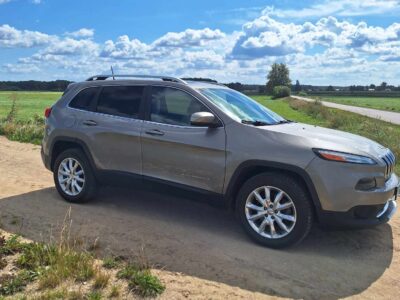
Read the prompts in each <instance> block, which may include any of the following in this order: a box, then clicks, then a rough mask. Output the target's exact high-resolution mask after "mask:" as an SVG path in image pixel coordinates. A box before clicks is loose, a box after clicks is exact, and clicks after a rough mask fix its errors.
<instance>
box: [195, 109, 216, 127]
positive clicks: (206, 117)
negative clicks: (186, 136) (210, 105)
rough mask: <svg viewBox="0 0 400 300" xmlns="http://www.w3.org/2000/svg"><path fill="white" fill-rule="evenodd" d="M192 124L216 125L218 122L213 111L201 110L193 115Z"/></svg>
mask: <svg viewBox="0 0 400 300" xmlns="http://www.w3.org/2000/svg"><path fill="white" fill-rule="evenodd" d="M190 124H191V125H193V126H202V127H216V126H217V125H218V122H217V120H216V118H215V116H214V115H213V114H212V113H209V112H206V111H200V112H196V113H194V114H192V115H191V117H190Z"/></svg>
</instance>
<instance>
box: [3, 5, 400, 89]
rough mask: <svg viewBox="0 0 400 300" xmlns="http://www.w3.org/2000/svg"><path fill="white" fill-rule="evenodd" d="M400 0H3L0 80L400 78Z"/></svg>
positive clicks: (305, 81)
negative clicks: (285, 74)
mask: <svg viewBox="0 0 400 300" xmlns="http://www.w3.org/2000/svg"><path fill="white" fill-rule="evenodd" d="M399 15H400V1H398V0H387V1H383V0H368V1H361V0H354V1H351V0H338V1H328V0H326V1H302V2H301V3H297V2H294V1H259V0H254V1H252V2H251V4H249V3H246V4H243V3H241V1H238V0H233V1H230V2H229V3H214V2H212V1H209V0H204V1H201V2H198V3H185V2H184V1H180V0H171V1H168V3H165V2H162V1H152V2H149V3H135V2H132V1H127V0H121V1H119V2H118V3H115V2H102V3H101V4H98V2H95V1H93V0H90V1H85V2H83V3H82V1H81V2H78V1H75V0H73V1H64V0H62V1H50V0H48V1H44V0H42V1H41V0H0V19H1V20H2V21H1V22H0V80H1V81H22V80H39V81H51V80H56V79H57V78H63V79H62V80H71V81H82V80H84V79H86V78H87V77H89V76H92V75H94V74H104V73H110V72H109V70H110V66H113V67H114V70H115V73H116V74H123V73H125V74H127V73H131V74H132V73H133V74H157V75H159V74H161V75H171V76H176V77H207V78H212V79H216V80H218V81H219V82H226V83H228V82H241V83H244V84H265V81H266V75H267V73H268V71H269V69H270V66H271V65H272V64H273V63H274V62H283V63H286V64H287V65H288V67H289V69H290V78H291V80H292V82H295V81H296V80H299V81H300V83H301V84H302V85H314V86H328V85H332V86H350V85H364V86H365V85H369V84H375V85H379V84H380V83H381V82H383V81H385V82H387V83H388V84H389V85H394V86H398V85H400V23H398V22H399Z"/></svg>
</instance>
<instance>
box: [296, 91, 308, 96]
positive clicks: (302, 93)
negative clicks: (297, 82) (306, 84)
mask: <svg viewBox="0 0 400 300" xmlns="http://www.w3.org/2000/svg"><path fill="white" fill-rule="evenodd" d="M298 95H299V96H301V97H305V96H308V94H307V93H306V92H305V91H300V92H299V93H298Z"/></svg>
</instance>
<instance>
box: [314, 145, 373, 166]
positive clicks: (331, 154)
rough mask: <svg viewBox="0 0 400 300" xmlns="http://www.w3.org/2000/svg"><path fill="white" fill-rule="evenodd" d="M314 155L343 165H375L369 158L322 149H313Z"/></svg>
mask: <svg viewBox="0 0 400 300" xmlns="http://www.w3.org/2000/svg"><path fill="white" fill-rule="evenodd" d="M313 151H314V153H315V154H317V155H318V156H319V157H320V158H322V159H325V160H331V161H339V162H345V163H353V164H365V165H375V164H376V162H375V161H374V160H373V159H372V158H369V157H366V156H362V155H357V154H350V153H344V152H339V151H331V150H324V149H313Z"/></svg>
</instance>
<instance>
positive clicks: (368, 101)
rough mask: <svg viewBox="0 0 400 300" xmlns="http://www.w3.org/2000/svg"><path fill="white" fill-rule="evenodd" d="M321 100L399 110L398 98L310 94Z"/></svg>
mask: <svg viewBox="0 0 400 300" xmlns="http://www.w3.org/2000/svg"><path fill="white" fill-rule="evenodd" d="M310 98H313V99H319V100H321V101H329V102H335V103H339V104H346V105H353V106H360V107H367V108H375V109H380V110H387V111H393V112H400V98H390V97H387V98H385V97H379V98H378V97H357V96H354V97H342V96H310Z"/></svg>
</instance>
